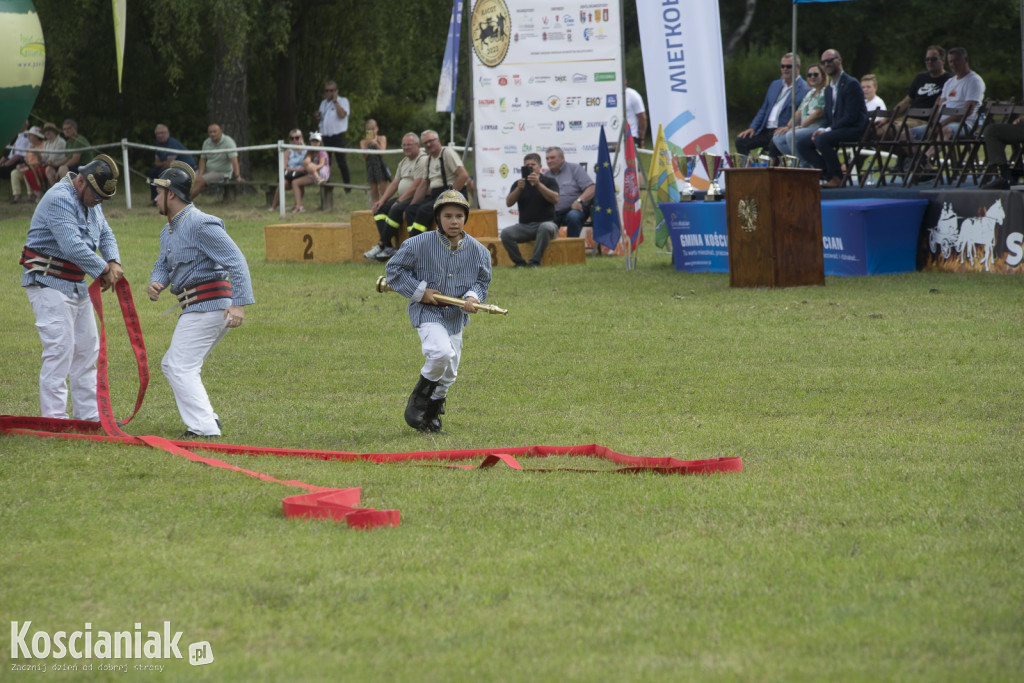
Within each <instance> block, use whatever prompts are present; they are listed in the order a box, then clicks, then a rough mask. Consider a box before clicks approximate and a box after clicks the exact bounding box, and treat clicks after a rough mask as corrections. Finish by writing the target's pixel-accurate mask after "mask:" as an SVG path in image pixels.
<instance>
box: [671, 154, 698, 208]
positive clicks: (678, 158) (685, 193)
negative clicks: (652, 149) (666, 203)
mask: <svg viewBox="0 0 1024 683" xmlns="http://www.w3.org/2000/svg"><path fill="white" fill-rule="evenodd" d="M696 161H697V160H696V159H695V158H694V157H692V156H687V155H685V154H677V155H675V157H674V158H673V162H674V164H675V167H676V168H677V169H679V173H680V174H681V175H682V176H683V186H682V187H681V188H680V189H679V201H681V202H689V201H692V200H693V185H691V184H690V176H692V175H693V169H694V167H695V166H696Z"/></svg>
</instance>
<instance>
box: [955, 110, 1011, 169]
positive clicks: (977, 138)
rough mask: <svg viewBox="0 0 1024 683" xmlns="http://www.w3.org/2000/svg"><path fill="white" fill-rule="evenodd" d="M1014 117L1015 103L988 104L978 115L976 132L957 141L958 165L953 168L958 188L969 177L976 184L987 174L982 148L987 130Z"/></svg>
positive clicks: (971, 132) (975, 126)
mask: <svg viewBox="0 0 1024 683" xmlns="http://www.w3.org/2000/svg"><path fill="white" fill-rule="evenodd" d="M1012 115H1013V102H1012V101H1010V102H986V103H984V104H983V105H982V110H981V112H980V113H979V114H978V119H977V122H976V123H975V125H974V130H972V131H970V133H969V134H967V135H965V136H962V137H961V138H959V139H958V140H957V147H958V148H959V149H958V151H957V155H956V164H955V166H954V168H953V171H954V175H955V177H956V186H957V187H960V186H961V185H962V184H963V182H964V181H965V180H967V176H968V175H970V176H971V180H973V181H974V184H975V185H977V184H978V179H979V178H980V177H981V176H982V175H984V174H985V164H984V163H982V160H981V154H980V151H981V148H982V146H983V143H984V140H983V138H984V135H985V129H986V128H988V127H989V126H991V125H993V124H998V123H1007V122H1008V121H1009V120H1010V116H1012Z"/></svg>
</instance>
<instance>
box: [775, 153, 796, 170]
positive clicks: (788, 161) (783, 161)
mask: <svg viewBox="0 0 1024 683" xmlns="http://www.w3.org/2000/svg"><path fill="white" fill-rule="evenodd" d="M779 166H782V167H783V168H799V167H800V157H796V156H793V155H791V154H783V155H782V156H781V157H779Z"/></svg>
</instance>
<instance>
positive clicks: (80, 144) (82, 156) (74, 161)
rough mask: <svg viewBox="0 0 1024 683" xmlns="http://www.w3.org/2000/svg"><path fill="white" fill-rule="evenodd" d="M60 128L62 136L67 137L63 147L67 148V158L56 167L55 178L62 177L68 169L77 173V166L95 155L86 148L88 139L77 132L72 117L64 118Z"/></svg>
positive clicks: (83, 164) (84, 163)
mask: <svg viewBox="0 0 1024 683" xmlns="http://www.w3.org/2000/svg"><path fill="white" fill-rule="evenodd" d="M62 129H63V131H64V137H65V139H67V145H66V146H65V149H66V150H67V154H68V158H67V161H65V162H64V163H63V164H61V166H60V168H58V169H57V178H63V177H64V176H66V175H67V174H68V171H72V172H73V173H78V168H79V166H85V165H86V164H87V163H89V162H90V161H92V159H93V157H94V156H95V155H94V154H93V151H92V150H91V149H86V148H87V147H88V146H89V141H88V140H86V139H85V136H84V135H79V134H78V124H77V123H75V121H74V119H66V120H65V121H64V125H63V127H62Z"/></svg>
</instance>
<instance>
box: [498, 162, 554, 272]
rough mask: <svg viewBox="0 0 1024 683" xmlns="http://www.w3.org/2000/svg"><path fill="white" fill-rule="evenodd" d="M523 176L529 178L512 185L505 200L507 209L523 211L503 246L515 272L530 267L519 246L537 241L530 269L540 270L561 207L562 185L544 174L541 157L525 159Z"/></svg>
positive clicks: (506, 231) (507, 231) (504, 236)
mask: <svg viewBox="0 0 1024 683" xmlns="http://www.w3.org/2000/svg"><path fill="white" fill-rule="evenodd" d="M523 164H524V165H523V173H524V174H526V175H524V176H523V177H522V178H520V179H519V180H517V181H516V182H514V183H513V184H512V190H511V191H510V192H509V193H508V197H506V198H505V205H506V206H512V205H513V204H516V205H517V206H518V208H519V222H518V223H516V224H515V225H510V226H508V227H507V228H505V229H503V230H502V231H501V243H502V245H503V246H504V247H505V251H507V252H508V256H509V258H511V259H512V263H513V264H514V267H515V268H522V267H523V266H526V265H527V263H526V261H524V260H523V255H522V254H520V253H519V243H520V242H529V241H530V240H533V241H534V242H533V255H532V256H530V263H529V266H530V267H531V268H538V267H540V263H541V260H542V259H543V258H544V251H545V250H546V249H547V248H548V242H550V241H551V240H552V239H553V238H554V237H555V235H557V234H558V225H557V224H556V223H555V204H557V203H558V182H557V181H556V180H555V179H554V178H552V177H551V176H547V175H541V174H540V155H539V154H536V153H530V154H527V155H526V157H524V158H523Z"/></svg>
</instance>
